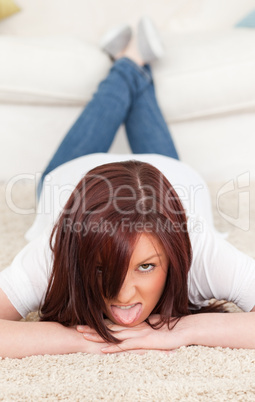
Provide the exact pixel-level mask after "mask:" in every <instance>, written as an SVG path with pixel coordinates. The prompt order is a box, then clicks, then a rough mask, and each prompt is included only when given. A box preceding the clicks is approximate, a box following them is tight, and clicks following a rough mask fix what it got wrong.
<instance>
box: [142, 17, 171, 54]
mask: <svg viewBox="0 0 255 402" xmlns="http://www.w3.org/2000/svg"><path fill="white" fill-rule="evenodd" d="M138 36H139V40H138V44H139V48H140V51H141V53H142V54H143V56H144V58H145V59H146V60H145V61H152V60H153V59H160V58H161V57H162V56H163V55H164V53H165V51H164V47H163V44H162V41H161V39H160V35H159V33H158V31H157V29H156V27H155V26H154V24H153V23H152V21H151V20H150V19H149V18H148V17H143V18H142V19H141V20H140V22H139V25H138Z"/></svg>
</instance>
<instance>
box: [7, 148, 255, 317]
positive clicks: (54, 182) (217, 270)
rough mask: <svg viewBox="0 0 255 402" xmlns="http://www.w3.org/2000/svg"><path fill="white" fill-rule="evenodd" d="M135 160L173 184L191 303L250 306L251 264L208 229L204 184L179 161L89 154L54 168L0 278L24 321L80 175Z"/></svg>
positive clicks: (37, 297)
mask: <svg viewBox="0 0 255 402" xmlns="http://www.w3.org/2000/svg"><path fill="white" fill-rule="evenodd" d="M130 159H136V160H141V161H144V162H148V163H151V164H152V165H154V166H155V167H157V168H158V169H159V170H160V171H161V172H162V173H163V174H164V175H165V176H166V177H167V179H168V180H169V181H170V182H171V183H172V184H173V186H174V187H175V189H176V191H177V193H178V194H179V196H180V199H181V201H182V203H183V205H184V207H185V209H186V211H187V215H188V217H189V218H188V230H189V236H190V240H191V245H192V252H193V259H192V264H191V268H190V271H189V275H188V292H189V300H190V301H191V303H193V304H194V305H196V306H197V308H200V307H201V306H204V305H207V304H208V300H210V299H211V298H216V299H219V300H222V299H225V300H229V301H232V302H234V303H236V304H237V305H238V306H239V307H240V308H241V309H243V310H244V311H247V312H248V311H250V310H251V309H252V308H253V307H254V306H255V261H254V260H253V259H252V258H250V257H249V256H246V255H245V254H243V253H242V252H240V251H239V250H237V249H236V248H235V247H233V246H232V245H231V244H229V243H228V242H227V241H226V240H224V239H223V238H222V236H220V235H219V234H218V233H217V232H216V230H215V229H214V228H213V225H212V214H211V204H210V196H209V192H208V189H207V186H206V184H205V182H204V181H203V179H202V178H201V177H200V176H199V175H198V174H197V173H196V172H195V171H194V170H193V169H191V168H190V167H189V166H187V165H185V164H184V163H182V162H180V161H176V160H175V159H172V158H168V157H165V156H161V155H154V154H153V155H152V154H149V155H148V154H141V155H139V154H135V155H134V154H130V155H129V154H128V155H114V154H93V155H87V156H83V157H81V158H78V159H75V160H73V161H71V162H68V163H66V164H64V165H61V166H59V167H58V168H57V169H55V170H54V171H53V172H51V173H50V175H48V177H46V179H45V183H44V187H43V191H42V194H41V199H40V203H39V205H38V212H37V217H36V219H35V222H34V224H33V226H32V227H31V228H30V230H29V231H28V232H27V234H26V237H27V239H29V240H30V242H29V243H28V245H27V246H26V247H25V248H24V249H23V250H22V251H21V252H20V253H19V254H18V255H17V256H16V258H15V259H14V261H13V262H12V264H11V265H10V266H9V267H7V268H6V269H5V270H4V271H2V272H1V273H0V288H2V290H3V291H4V292H5V294H6V295H7V297H8V298H9V300H10V301H11V303H12V304H13V306H14V307H15V308H16V310H17V311H18V312H19V313H20V314H21V315H22V316H23V317H25V316H26V315H27V314H28V313H29V312H31V311H36V310H37V309H38V307H39V305H40V303H41V301H42V300H43V298H44V295H45V292H46V289H47V285H48V280H49V276H50V273H51V269H52V252H51V250H50V247H49V236H50V232H51V229H52V225H53V224H54V222H55V221H56V219H57V217H58V215H59V213H60V211H61V209H62V207H63V206H64V204H65V202H66V200H67V199H68V197H69V196H70V193H71V191H72V190H73V189H74V187H75V186H76V184H77V183H78V182H79V180H80V179H81V178H82V177H83V175H84V174H85V173H86V172H87V171H88V170H90V169H92V168H94V167H96V166H98V165H100V164H103V163H109V162H117V161H123V160H130Z"/></svg>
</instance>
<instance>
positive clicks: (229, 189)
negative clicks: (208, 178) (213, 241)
mask: <svg viewBox="0 0 255 402" xmlns="http://www.w3.org/2000/svg"><path fill="white" fill-rule="evenodd" d="M249 185H250V173H249V172H245V173H242V174H240V175H239V176H237V178H236V181H235V180H234V179H232V180H230V181H228V182H227V183H226V184H224V186H222V187H221V188H220V190H219V191H218V194H217V210H218V212H219V214H220V215H221V216H222V217H223V218H224V219H225V220H226V221H227V222H229V223H231V224H232V225H233V226H235V227H238V228H239V229H241V230H244V231H248V230H249V229H250V191H249ZM229 193H232V196H234V197H235V198H236V201H237V211H238V212H237V216H231V215H228V214H227V213H225V212H223V211H222V210H221V208H220V205H219V204H220V199H221V197H223V196H224V195H226V194H229Z"/></svg>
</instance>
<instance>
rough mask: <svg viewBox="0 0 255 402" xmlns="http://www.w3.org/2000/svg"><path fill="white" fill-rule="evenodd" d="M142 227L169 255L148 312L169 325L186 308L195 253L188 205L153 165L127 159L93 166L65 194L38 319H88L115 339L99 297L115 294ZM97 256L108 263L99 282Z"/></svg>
mask: <svg viewBox="0 0 255 402" xmlns="http://www.w3.org/2000/svg"><path fill="white" fill-rule="evenodd" d="M142 232H143V233H144V232H149V233H150V234H153V236H156V237H157V238H158V239H159V240H160V242H161V244H162V245H163V247H164V250H165V252H166V254H167V256H168V258H169V267H168V273H167V278H166V283H165V288H164V291H163V293H162V295H161V298H160V300H159V301H158V303H157V305H156V306H155V308H154V310H153V312H152V313H153V314H159V315H160V320H159V322H158V323H156V324H154V325H153V327H155V328H158V327H159V326H162V325H163V324H164V323H167V324H168V326H170V320H171V318H173V317H175V318H177V319H179V318H181V317H182V316H184V315H187V314H190V311H189V308H188V287H187V276H188V271H189V268H190V265H191V259H192V252H191V244H190V240H189V235H188V231H187V220H186V215H185V211H184V209H183V207H182V204H181V202H180V199H179V197H178V195H177V193H176V192H175V190H174V189H173V187H172V185H171V184H170V183H169V181H168V180H167V179H166V178H165V176H164V175H163V174H162V173H161V172H160V171H159V170H158V169H156V168H155V167H153V166H152V165H150V164H148V163H144V162H138V161H127V162H117V163H109V164H105V165H101V166H98V167H96V168H95V169H92V170H91V171H90V172H88V173H87V174H86V175H85V176H84V177H83V179H82V180H81V181H80V182H79V183H78V185H77V187H76V188H75V190H74V191H73V193H72V194H71V196H70V198H69V200H68V201H67V203H66V205H65V207H64V209H63V211H62V214H61V216H60V218H59V219H58V222H57V223H56V224H55V226H54V229H53V231H52V234H51V239H50V242H51V249H52V251H53V269H52V274H51V277H50V280H49V285H48V289H47V292H46V296H45V300H44V302H43V304H42V306H41V311H40V317H41V320H43V321H57V322H59V323H62V324H63V325H67V326H73V325H76V324H87V325H89V326H90V327H92V328H94V329H95V330H96V331H97V332H98V334H99V335H100V336H102V338H103V339H105V340H106V341H107V342H115V343H118V342H120V341H119V340H117V339H116V338H114V337H113V336H112V335H111V331H110V330H109V329H108V328H107V326H106V325H105V323H104V318H105V312H106V306H105V303H104V298H106V299H107V298H109V299H113V298H115V297H116V296H117V295H118V293H119V290H120V289H121V286H122V284H123V282H124V279H125V276H126V273H127V269H128V265H129V261H130V258H131V255H132V253H133V250H134V245H135V242H136V240H137V238H138V236H139V235H140V234H141V233H142ZM99 261H100V265H103V266H104V267H107V269H104V270H103V273H102V282H101V285H100V283H99V281H98V273H97V267H98V264H99ZM146 321H147V322H148V319H147V320H146Z"/></svg>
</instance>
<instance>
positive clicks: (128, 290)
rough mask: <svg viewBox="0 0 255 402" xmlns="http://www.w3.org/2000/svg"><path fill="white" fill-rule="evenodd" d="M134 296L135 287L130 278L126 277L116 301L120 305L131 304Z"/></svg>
mask: <svg viewBox="0 0 255 402" xmlns="http://www.w3.org/2000/svg"><path fill="white" fill-rule="evenodd" d="M135 295H136V286H135V284H134V283H133V281H132V280H131V279H130V278H128V277H126V278H125V280H124V282H123V285H122V286H121V288H120V291H119V293H118V296H117V300H118V302H119V303H121V304H128V303H132V302H134V301H135V300H134V298H135Z"/></svg>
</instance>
